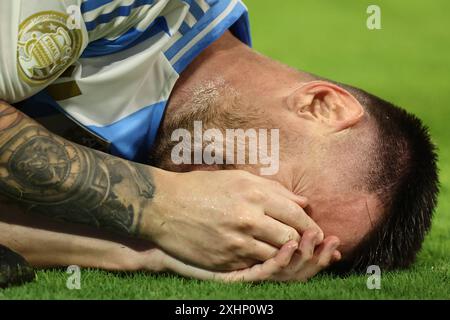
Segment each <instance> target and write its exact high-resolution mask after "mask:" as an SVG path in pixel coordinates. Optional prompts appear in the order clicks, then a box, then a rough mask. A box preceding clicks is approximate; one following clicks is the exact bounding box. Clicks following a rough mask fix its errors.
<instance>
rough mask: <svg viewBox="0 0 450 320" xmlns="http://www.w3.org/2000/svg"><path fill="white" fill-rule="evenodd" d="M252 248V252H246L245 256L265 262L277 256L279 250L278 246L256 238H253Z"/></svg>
mask: <svg viewBox="0 0 450 320" xmlns="http://www.w3.org/2000/svg"><path fill="white" fill-rule="evenodd" d="M250 248H251V252H248V253H246V254H245V257H248V258H251V259H253V260H256V261H258V262H264V261H267V260H269V259H271V258H273V257H275V256H276V255H277V253H278V251H279V249H278V248H277V247H274V246H272V245H270V244H268V243H265V242H262V241H259V240H256V239H253V240H252V245H251V246H250Z"/></svg>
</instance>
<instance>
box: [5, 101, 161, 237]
mask: <svg viewBox="0 0 450 320" xmlns="http://www.w3.org/2000/svg"><path fill="white" fill-rule="evenodd" d="M152 170H153V169H152V168H150V167H147V166H143V165H140V164H136V163H132V162H128V161H124V160H121V159H119V158H115V157H112V156H109V155H107V154H104V153H101V152H98V151H94V150H92V149H88V148H85V147H81V146H79V145H76V144H73V143H71V142H69V141H67V140H64V139H62V138H60V137H58V136H56V135H54V134H52V133H51V132H49V131H47V130H46V129H44V128H43V127H41V126H40V125H39V124H37V123H36V122H34V121H33V120H31V119H29V118H27V117H26V116H25V115H23V114H22V113H20V112H19V111H17V110H16V109H15V108H14V107H12V106H9V105H6V104H1V105H0V195H1V196H3V198H4V200H3V201H2V202H1V203H2V205H3V207H4V206H5V205H6V203H8V204H9V205H18V206H20V207H21V208H22V209H23V210H24V211H25V212H27V213H39V214H43V215H46V216H49V217H51V218H54V219H57V220H63V221H69V222H75V223H83V224H88V225H91V226H96V227H100V228H103V229H108V230H112V231H115V232H120V233H122V234H125V235H139V234H140V227H141V225H142V215H143V212H144V210H146V208H147V207H148V206H149V203H150V201H151V199H152V197H153V194H154V184H153V178H152V173H153V172H152Z"/></svg>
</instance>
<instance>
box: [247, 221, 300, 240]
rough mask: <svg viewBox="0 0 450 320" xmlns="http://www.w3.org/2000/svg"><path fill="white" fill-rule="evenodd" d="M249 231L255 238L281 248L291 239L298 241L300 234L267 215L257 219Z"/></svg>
mask: <svg viewBox="0 0 450 320" xmlns="http://www.w3.org/2000/svg"><path fill="white" fill-rule="evenodd" d="M251 233H252V235H253V237H254V238H255V239H257V240H260V241H263V242H266V243H268V244H270V245H272V246H275V247H277V248H281V247H282V246H283V245H284V244H286V243H287V242H289V241H291V240H294V241H296V242H297V243H298V242H299V241H300V235H299V234H298V232H297V231H296V230H295V229H294V228H292V227H290V226H288V225H286V224H283V223H281V222H280V221H278V220H275V219H273V218H271V217H269V216H265V217H262V218H261V219H260V220H259V221H256V223H255V227H254V228H253V230H252V231H251Z"/></svg>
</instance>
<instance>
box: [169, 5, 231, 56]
mask: <svg viewBox="0 0 450 320" xmlns="http://www.w3.org/2000/svg"><path fill="white" fill-rule="evenodd" d="M237 4H238V0H232V1H231V2H230V4H229V5H228V7H227V8H226V9H225V10H224V11H223V12H222V13H221V14H220V15H219V16H218V17H217V18H216V19H215V20H214V21H213V22H212V23H211V24H210V25H209V26H208V27H206V28H205V29H203V30H202V31H201V32H200V33H199V34H197V35H196V36H195V37H194V38H193V39H192V40H191V42H189V43H188V44H187V45H186V46H185V47H184V48H183V49H181V50H180V51H179V52H178V53H177V54H176V55H175V56H174V57H173V58H172V59H170V63H171V64H175V63H177V62H178V60H179V59H180V58H181V57H183V55H184V54H185V53H186V52H187V51H189V49H191V48H192V47H193V46H194V45H195V44H196V43H197V42H199V41H200V40H202V39H203V38H204V37H205V35H206V34H208V33H209V32H210V31H211V30H212V29H213V28H214V27H215V26H217V25H218V24H219V23H220V22H221V21H222V20H223V18H225V17H226V16H227V15H228V14H229V13H230V12H231V11H232V10H233V9H234V7H235V6H236V5H237Z"/></svg>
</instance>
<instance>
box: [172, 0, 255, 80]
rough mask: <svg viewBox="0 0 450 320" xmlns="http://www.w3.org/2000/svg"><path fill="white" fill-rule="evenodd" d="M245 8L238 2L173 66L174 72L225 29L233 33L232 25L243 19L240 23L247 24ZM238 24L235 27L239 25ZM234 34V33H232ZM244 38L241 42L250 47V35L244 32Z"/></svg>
mask: <svg viewBox="0 0 450 320" xmlns="http://www.w3.org/2000/svg"><path fill="white" fill-rule="evenodd" d="M246 11H247V10H246V8H245V7H244V6H243V5H242V4H241V3H240V2H238V3H237V4H236V6H235V7H234V8H233V10H232V11H231V12H230V13H229V14H228V15H227V17H226V18H225V19H223V20H222V21H221V22H220V23H219V24H218V25H217V26H215V27H214V28H213V29H212V30H211V31H210V32H209V33H208V34H206V35H205V36H204V37H203V38H202V39H201V40H200V41H199V42H197V43H196V44H195V45H194V46H193V47H192V48H190V49H189V50H188V51H187V52H186V53H185V54H184V55H183V56H182V57H181V58H180V59H179V60H178V61H177V62H176V63H175V64H174V65H173V68H174V69H175V71H176V72H177V73H178V74H180V73H181V72H183V70H184V69H186V67H187V66H188V65H189V64H190V63H191V62H192V60H194V59H195V57H197V56H198V55H199V54H200V53H201V52H202V51H203V50H204V49H205V48H206V47H207V46H208V45H210V44H211V43H213V42H214V41H215V40H217V39H218V38H219V37H220V36H221V35H222V34H223V33H224V32H225V31H226V30H227V29H229V28H230V27H231V31H233V27H232V26H233V25H235V23H236V21H239V19H243V20H242V21H240V22H242V23H247V25H248V16H247V15H246ZM240 24H241V23H238V24H237V25H240ZM233 33H234V32H233ZM245 33H246V34H245V37H242V38H240V39H241V41H245V40H248V42H246V44H247V45H249V46H251V41H250V34H249V32H245ZM243 35H244V34H237V36H243Z"/></svg>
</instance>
